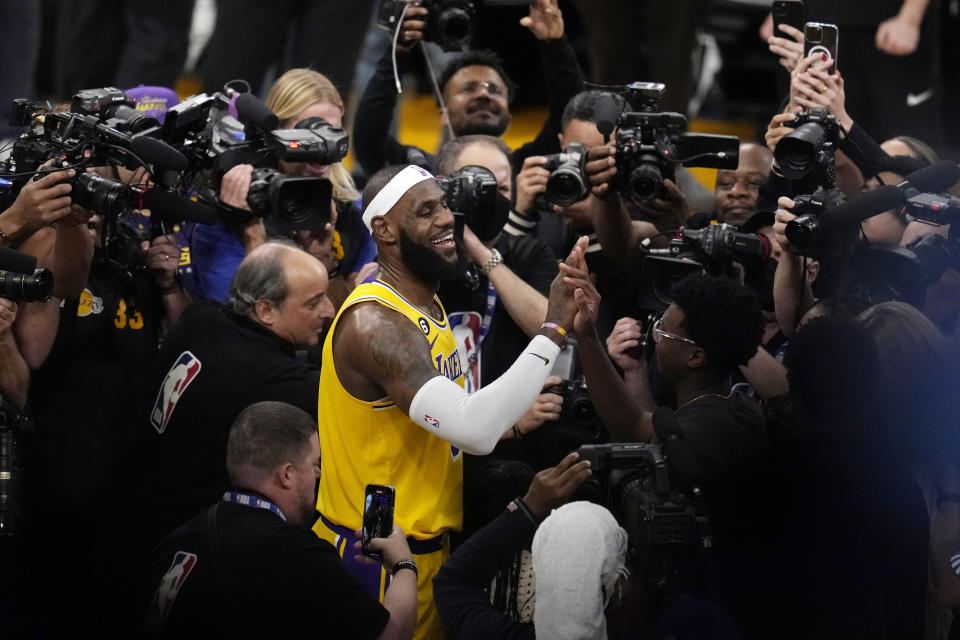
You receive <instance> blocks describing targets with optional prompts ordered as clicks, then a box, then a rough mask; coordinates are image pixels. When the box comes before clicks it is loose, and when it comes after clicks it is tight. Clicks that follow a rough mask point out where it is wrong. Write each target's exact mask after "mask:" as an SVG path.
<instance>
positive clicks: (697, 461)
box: [653, 392, 767, 488]
mask: <svg viewBox="0 0 960 640" xmlns="http://www.w3.org/2000/svg"><path fill="white" fill-rule="evenodd" d="M653 430H654V432H655V433H656V435H657V439H658V440H659V441H660V442H661V444H662V447H663V452H664V455H665V456H666V458H667V465H668V468H669V470H670V475H671V480H672V481H673V482H674V483H675V484H677V485H678V486H680V487H681V488H683V487H685V486H692V485H702V484H704V483H708V484H709V483H711V481H713V480H715V479H717V478H721V477H725V476H728V475H729V474H730V473H732V472H734V471H735V470H736V469H737V468H738V467H740V466H742V465H744V464H747V463H749V462H752V461H754V460H755V459H756V458H757V456H759V455H761V454H762V453H763V452H764V451H765V450H766V448H767V433H766V428H765V426H764V422H763V413H762V412H761V410H760V407H759V406H757V404H756V403H755V402H754V401H753V400H751V399H750V398H747V397H745V396H743V395H741V394H739V393H736V392H732V393H731V394H730V395H727V396H719V395H716V394H709V395H704V396H701V397H699V398H697V399H695V400H693V401H691V402H688V403H687V404H685V405H683V406H682V407H680V408H678V409H676V410H672V409H667V408H660V409H658V410H657V411H655V412H654V414H653Z"/></svg>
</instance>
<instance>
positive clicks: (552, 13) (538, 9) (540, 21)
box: [520, 0, 563, 40]
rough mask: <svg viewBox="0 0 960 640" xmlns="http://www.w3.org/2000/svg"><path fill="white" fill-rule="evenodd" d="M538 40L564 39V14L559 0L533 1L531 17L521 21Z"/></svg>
mask: <svg viewBox="0 0 960 640" xmlns="http://www.w3.org/2000/svg"><path fill="white" fill-rule="evenodd" d="M520 24H521V25H523V26H524V27H526V28H527V29H529V30H530V33H532V34H533V35H534V37H535V38H536V39H537V40H559V39H560V38H562V37H563V13H561V12H560V8H559V7H558V6H557V0H533V2H531V3H530V15H528V16H526V17H525V18H521V19H520Z"/></svg>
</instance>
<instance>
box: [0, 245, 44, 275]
mask: <svg viewBox="0 0 960 640" xmlns="http://www.w3.org/2000/svg"><path fill="white" fill-rule="evenodd" d="M36 268H37V259H36V258H35V257H34V256H32V255H30V254H29V253H24V252H22V251H17V250H16V249H10V248H9V247H0V270H3V271H13V272H14V273H33V271H34V270H35V269H36Z"/></svg>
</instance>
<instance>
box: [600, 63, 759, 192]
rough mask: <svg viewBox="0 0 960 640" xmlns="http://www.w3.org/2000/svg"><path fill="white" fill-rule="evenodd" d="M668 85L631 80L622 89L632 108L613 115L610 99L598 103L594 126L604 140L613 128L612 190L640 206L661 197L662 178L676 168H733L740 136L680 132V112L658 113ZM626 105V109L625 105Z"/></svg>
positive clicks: (673, 177)
mask: <svg viewBox="0 0 960 640" xmlns="http://www.w3.org/2000/svg"><path fill="white" fill-rule="evenodd" d="M665 89H666V87H665V86H664V85H662V84H659V83H655V82H634V83H633V84H630V85H627V87H626V88H625V89H624V90H623V94H624V96H625V98H626V101H627V104H628V105H629V106H630V108H632V109H634V111H624V112H622V113H620V114H619V115H617V111H618V110H619V107H618V106H617V103H616V101H615V100H614V99H613V98H612V97H608V98H607V99H601V100H600V102H599V103H598V105H597V128H598V129H599V130H600V133H601V134H603V137H604V139H606V138H608V137H609V136H610V134H611V133H612V132H613V130H614V126H616V129H617V134H616V139H615V142H616V147H617V153H616V162H617V174H616V177H615V179H614V187H615V188H616V190H617V191H618V192H619V193H620V194H621V195H622V196H624V197H626V198H627V199H628V200H630V201H631V202H633V203H634V204H637V205H642V204H643V203H644V202H647V201H648V200H654V199H656V198H659V197H660V196H661V194H662V192H663V181H664V179H670V180H674V181H675V180H676V175H675V174H676V167H677V165H683V166H685V167H707V168H711V169H736V168H737V163H738V162H739V156H740V139H739V138H737V137H736V136H723V135H712V134H702V133H684V131H685V130H686V128H687V119H686V117H685V116H683V115H682V114H679V113H669V112H660V111H659V102H658V101H659V99H660V97H661V96H662V95H663V92H664V90H665ZM624 108H627V107H626V106H625V107H624Z"/></svg>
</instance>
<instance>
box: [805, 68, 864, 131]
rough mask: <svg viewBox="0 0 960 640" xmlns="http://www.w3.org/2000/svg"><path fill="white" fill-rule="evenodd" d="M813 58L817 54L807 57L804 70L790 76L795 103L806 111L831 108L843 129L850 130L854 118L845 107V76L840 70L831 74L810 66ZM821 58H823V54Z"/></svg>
mask: <svg viewBox="0 0 960 640" xmlns="http://www.w3.org/2000/svg"><path fill="white" fill-rule="evenodd" d="M811 58H813V59H816V56H815V55H814V56H809V57H808V58H806V59H805V60H804V63H805V66H804V71H802V72H799V73H795V74H793V75H792V76H791V78H790V93H791V95H792V96H793V100H794V103H795V104H797V105H799V106H800V107H803V109H804V110H805V111H809V110H811V109H816V108H823V109H827V110H829V111H830V113H832V114H833V115H834V117H836V119H837V122H838V123H839V124H840V126H841V127H842V128H843V130H844V131H849V130H850V127H852V126H853V119H852V118H851V117H850V116H849V115H848V114H847V110H846V108H845V107H844V104H845V102H846V95H845V93H844V89H843V77H841V75H840V72H839V71H838V72H836V73H833V74H830V73H827V72H826V71H825V70H824V69H823V68H822V67H815V66H810V65H809V62H810V61H811ZM819 59H820V60H822V59H823V58H822V56H821V57H820V58H819Z"/></svg>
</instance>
